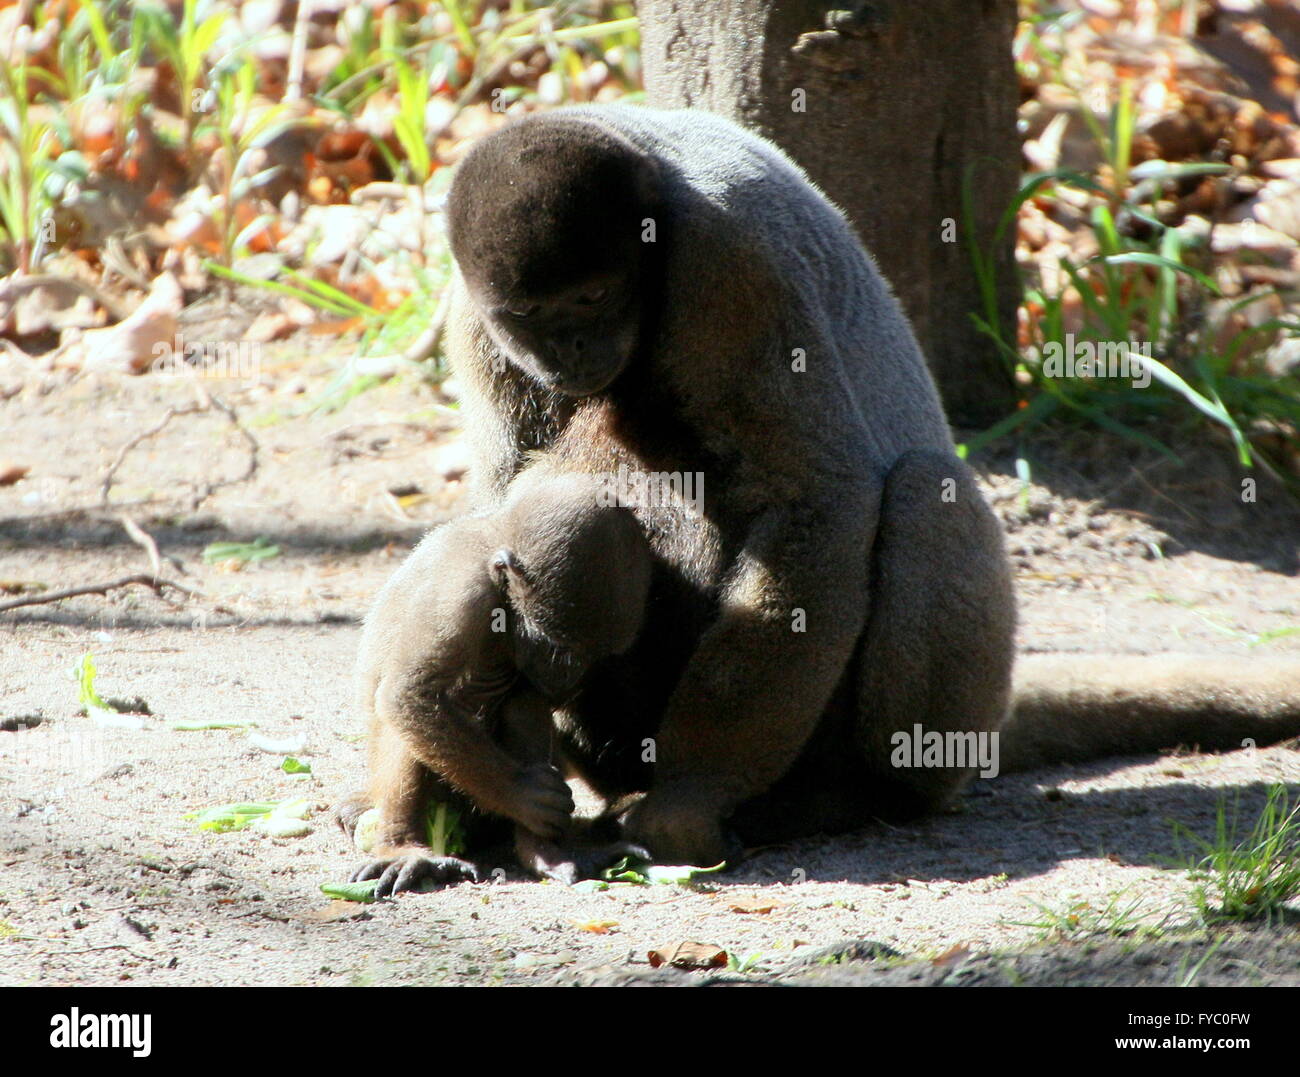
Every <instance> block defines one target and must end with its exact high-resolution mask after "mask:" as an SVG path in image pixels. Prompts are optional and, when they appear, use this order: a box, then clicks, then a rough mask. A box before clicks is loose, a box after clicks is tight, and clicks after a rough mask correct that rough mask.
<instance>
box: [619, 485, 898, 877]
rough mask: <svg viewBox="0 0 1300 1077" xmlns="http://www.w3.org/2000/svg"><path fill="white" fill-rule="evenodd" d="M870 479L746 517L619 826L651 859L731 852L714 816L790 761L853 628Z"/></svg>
mask: <svg viewBox="0 0 1300 1077" xmlns="http://www.w3.org/2000/svg"><path fill="white" fill-rule="evenodd" d="M879 506H880V487H879V486H878V485H876V484H875V480H874V478H872V477H871V476H845V477H844V478H843V481H842V482H841V483H840V485H838V486H836V487H835V497H834V498H831V497H829V496H824V497H819V498H818V499H817V500H813V501H808V502H800V503H798V504H789V505H782V506H777V507H773V508H772V509H770V510H768V511H765V512H764V513H762V514H761V515H760V516H759V517H758V518H757V519H756V520H755V521H753V522H751V524H750V526H749V530H748V532H747V534H746V538H745V546H744V548H743V550H742V551H741V552H740V553H739V554H738V555H737V557H736V558H735V560H734V562H733V563H732V565H731V567H730V569H729V571H728V573H727V578H726V580H725V583H724V586H723V589H722V593H721V595H720V596H719V599H718V605H719V610H720V612H719V613H718V616H717V618H716V620H715V621H714V622H713V623H712V624H711V625H710V626H709V627H708V629H707V631H705V633H704V635H703V637H702V638H701V639H700V641H699V643H698V645H697V647H696V648H695V650H694V652H693V653H692V655H691V658H690V661H689V663H688V664H687V666H686V669H685V671H684V672H683V673H682V675H681V677H680V679H679V680H678V682H677V685H676V688H675V689H674V692H673V696H672V698H671V700H670V701H669V703H668V707H667V709H666V711H665V713H664V718H663V722H662V724H661V726H660V728H659V732H658V734H657V735H656V737H655V745H656V750H657V751H656V761H655V771H654V779H653V784H652V785H651V788H650V790H649V792H648V793H647V795H646V797H645V799H643V800H642V801H641V802H640V803H639V804H638V805H637V806H636V807H635V808H633V809H632V810H631V812H629V814H628V817H627V822H626V827H627V833H628V837H629V838H630V839H632V840H633V841H636V842H637V843H638V844H641V845H644V846H645V847H646V848H647V849H649V850H650V851H651V852H652V853H653V854H654V855H655V858H656V859H657V860H659V862H660V863H667V864H697V865H701V866H705V867H707V866H710V865H713V864H717V863H718V862H720V861H722V860H731V859H734V857H735V852H736V849H737V848H738V843H737V842H735V841H734V836H733V835H729V834H728V832H727V829H726V827H725V825H724V822H725V820H726V819H727V818H728V817H730V816H731V815H732V814H733V813H734V812H735V811H736V810H737V808H738V807H739V806H740V805H742V804H744V803H745V802H746V801H748V800H751V799H752V798H754V797H756V796H758V795H760V794H762V793H763V792H764V791H766V790H768V789H770V788H772V786H773V785H775V784H776V783H778V782H779V781H780V780H781V779H782V777H784V776H785V774H786V773H787V772H788V771H789V770H790V769H791V767H793V766H794V765H795V763H796V761H797V760H798V758H799V756H800V753H801V752H802V751H803V749H804V746H805V745H806V744H807V743H808V742H809V739H810V738H811V737H812V735H813V733H814V731H815V730H816V729H817V727H818V725H819V724H820V722H821V720H822V719H823V717H824V716H825V714H826V711H827V707H828V705H829V703H830V700H831V698H832V696H833V695H834V693H835V689H836V687H837V685H838V684H840V682H841V681H842V680H843V677H844V671H845V669H846V667H847V666H848V665H849V664H850V662H851V661H852V659H853V656H854V654H855V651H856V649H857V648H858V646H859V642H860V640H861V638H862V631H863V626H864V624H865V622H866V617H867V609H868V605H869V598H870V593H869V586H868V585H869V580H868V562H867V556H868V555H867V551H868V550H869V549H870V546H871V541H872V536H873V535H874V533H875V531H876V521H875V516H876V513H877V512H878V510H879Z"/></svg>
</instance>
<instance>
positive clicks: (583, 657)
mask: <svg viewBox="0 0 1300 1077" xmlns="http://www.w3.org/2000/svg"><path fill="white" fill-rule="evenodd" d="M488 567H489V569H490V570H491V572H492V577H493V580H494V581H495V582H496V585H497V587H498V589H499V590H500V591H501V594H502V596H503V597H504V598H505V600H506V607H507V609H508V610H509V611H510V629H509V631H510V641H511V649H512V652H513V655H512V657H513V659H514V664H515V668H516V669H518V670H519V672H520V673H521V674H523V675H524V676H525V677H526V678H527V679H528V680H529V681H531V682H532V683H533V685H534V687H536V688H537V689H538V690H539V691H540V692H542V694H543V695H545V696H547V697H548V698H550V699H552V700H555V701H557V702H562V701H564V700H566V699H567V698H569V697H570V696H572V694H573V693H574V692H575V691H577V689H578V687H579V685H580V684H581V683H582V679H583V677H585V676H586V674H587V670H588V669H589V668H590V667H591V664H592V662H594V661H595V660H596V659H597V658H599V657H601V655H600V653H599V651H600V647H599V646H598V645H595V644H594V641H593V640H592V639H590V638H589V633H590V631H591V628H592V626H591V625H589V624H587V625H584V624H581V623H570V622H572V621H573V617H572V616H571V614H572V612H573V605H574V604H573V602H572V599H573V598H574V597H576V596H573V595H569V596H567V598H568V601H566V602H563V603H561V602H557V601H556V599H555V596H554V592H555V591H556V587H555V586H554V584H555V582H556V581H555V580H554V578H553V575H552V576H548V575H547V573H545V572H540V571H529V570H528V569H527V568H525V566H524V564H523V562H522V561H521V560H520V558H519V557H518V556H517V555H516V554H515V552H514V551H513V550H510V549H504V548H503V549H500V550H498V551H497V552H496V553H494V554H493V555H492V557H491V558H490V559H489V561H488ZM564 607H568V609H567V610H566V609H565V608H564Z"/></svg>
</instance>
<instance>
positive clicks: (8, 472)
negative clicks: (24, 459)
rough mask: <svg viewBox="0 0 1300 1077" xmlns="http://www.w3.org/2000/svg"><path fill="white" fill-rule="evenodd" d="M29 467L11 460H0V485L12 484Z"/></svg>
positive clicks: (27, 470) (29, 469) (24, 473)
mask: <svg viewBox="0 0 1300 1077" xmlns="http://www.w3.org/2000/svg"><path fill="white" fill-rule="evenodd" d="M29 471H31V468H30V467H28V466H27V465H26V464H15V463H14V462H13V461H11V460H0V486H12V485H13V484H14V483H16V482H17V481H18V480H19V479H21V478H22V477H23V476H24V475H26V474H27V472H29Z"/></svg>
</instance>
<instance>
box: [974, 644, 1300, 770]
mask: <svg viewBox="0 0 1300 1077" xmlns="http://www.w3.org/2000/svg"><path fill="white" fill-rule="evenodd" d="M1013 686H1014V687H1013V700H1014V702H1013V704H1012V708H1011V716H1010V718H1008V720H1007V722H1006V724H1005V725H1004V726H1003V727H1002V737H1001V738H1000V740H1001V744H1000V749H1001V755H1000V760H999V761H1000V765H1001V769H1002V771H1003V772H1004V773H1005V772H1009V771H1017V770H1032V769H1034V768H1036V767H1045V766H1050V765H1052V764H1054V763H1077V762H1083V761H1085V760H1089V759H1099V758H1102V757H1105V756H1117V755H1137V754H1141V753H1147V752H1157V751H1160V750H1162V749H1167V748H1173V747H1176V746H1178V745H1185V746H1187V747H1193V746H1195V747H1199V748H1202V749H1219V750H1222V749H1231V748H1242V747H1249V746H1250V744H1251V742H1254V744H1256V745H1259V746H1260V747H1262V746H1264V745H1266V744H1272V743H1274V742H1276V741H1279V740H1285V739H1286V738H1288V737H1293V736H1297V735H1300V657H1296V656H1292V657H1269V658H1262V657H1261V658H1254V657H1236V656H1231V657H1230V656H1218V655H1183V654H1170V655H1114V654H1092V655H1089V654H1050V655H1021V656H1020V657H1019V658H1018V660H1017V663H1016V670H1015V675H1014V678H1013Z"/></svg>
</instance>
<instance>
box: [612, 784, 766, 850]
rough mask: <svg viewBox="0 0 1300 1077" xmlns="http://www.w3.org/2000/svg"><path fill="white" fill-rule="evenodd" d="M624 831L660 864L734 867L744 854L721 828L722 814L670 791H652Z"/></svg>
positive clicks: (635, 809) (628, 818)
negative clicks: (721, 864) (729, 865)
mask: <svg viewBox="0 0 1300 1077" xmlns="http://www.w3.org/2000/svg"><path fill="white" fill-rule="evenodd" d="M623 831H624V833H625V834H626V836H627V839H628V840H629V841H630V842H632V843H633V844H635V845H640V846H642V847H643V848H645V849H648V850H649V851H650V853H651V855H652V858H653V859H654V860H655V862H656V863H659V864H693V865H694V866H696V867H701V868H711V867H713V866H714V865H716V864H720V863H722V862H723V861H724V860H725V861H727V862H728V863H730V864H735V863H736V862H737V861H738V860H739V859H740V857H741V855H742V853H743V852H744V850H743V848H742V847H741V844H740V841H739V839H738V838H737V837H736V836H735V835H734V834H732V833H731V832H730V831H728V830H727V829H726V828H725V827H724V826H723V825H722V816H721V813H720V812H718V811H717V810H716V809H715V808H713V807H711V806H710V805H709V804H708V802H707V801H704V800H701V799H699V798H696V797H693V796H691V795H690V794H689V793H687V792H679V791H676V790H674V789H672V788H671V787H666V788H664V789H661V790H651V791H650V793H648V794H647V795H646V797H645V799H644V800H642V801H641V802H640V803H639V804H637V805H636V806H635V807H633V808H632V809H631V811H629V812H628V813H627V815H626V816H625V817H624V820H623Z"/></svg>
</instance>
